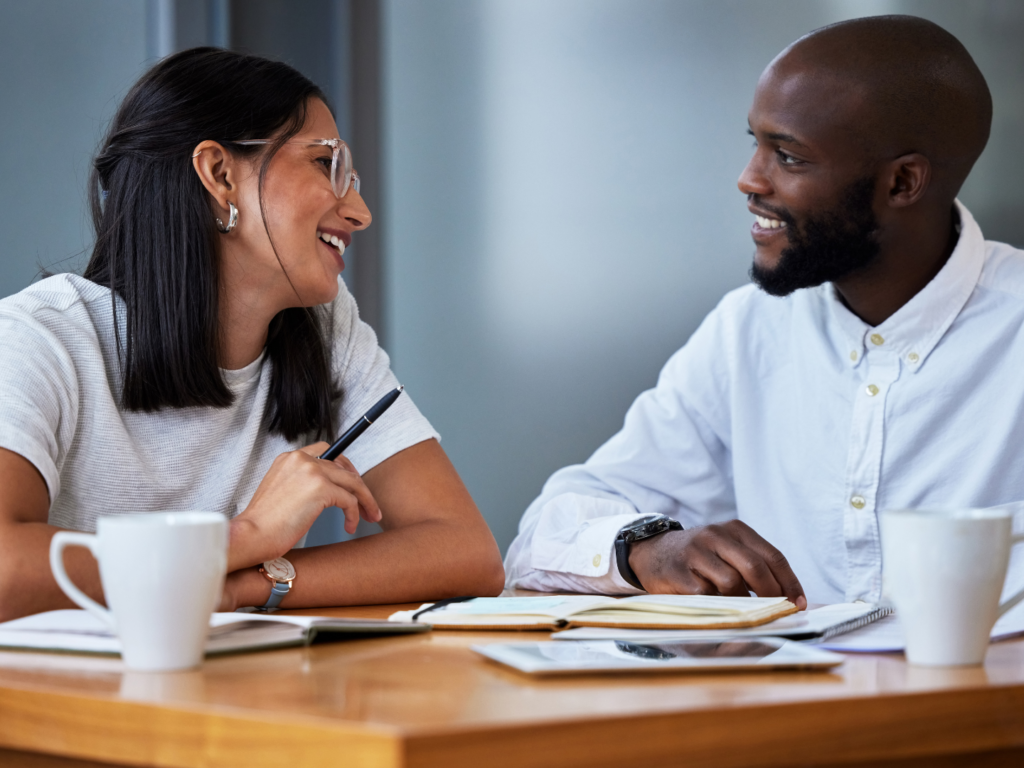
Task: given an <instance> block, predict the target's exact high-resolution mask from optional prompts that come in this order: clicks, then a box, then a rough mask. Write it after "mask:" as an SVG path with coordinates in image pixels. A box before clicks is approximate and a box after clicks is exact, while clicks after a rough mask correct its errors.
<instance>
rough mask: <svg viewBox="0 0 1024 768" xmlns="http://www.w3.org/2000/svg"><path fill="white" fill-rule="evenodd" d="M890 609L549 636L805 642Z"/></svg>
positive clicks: (836, 607) (826, 610)
mask: <svg viewBox="0 0 1024 768" xmlns="http://www.w3.org/2000/svg"><path fill="white" fill-rule="evenodd" d="M890 613H892V607H891V606H890V605H888V604H883V605H875V604H872V603H835V604H833V605H824V606H820V607H818V608H812V609H811V610H809V611H801V612H800V613H793V614H790V615H788V616H783V617H782V618H781V619H776V620H775V621H771V622H768V623H767V624H761V625H759V626H757V627H739V628H731V629H622V628H619V627H616V628H611V627H600V628H591V627H580V628H579V629H569V630H566V631H565V632H558V633H556V634H554V635H553V636H552V639H553V640H621V641H629V642H634V643H646V642H666V641H668V640H701V639H708V638H722V637H730V638H742V637H782V638H785V639H787V640H800V641H804V642H809V643H824V642H827V641H829V640H831V638H833V637H836V636H838V635H842V634H844V633H846V632H852V631H854V630H856V629H859V628H860V627H864V626H867V625H868V624H871V623H872V622H874V621H877V620H878V619H881V618H883V617H885V616H888V615H889V614H890Z"/></svg>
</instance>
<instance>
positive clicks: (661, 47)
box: [381, 0, 1024, 548]
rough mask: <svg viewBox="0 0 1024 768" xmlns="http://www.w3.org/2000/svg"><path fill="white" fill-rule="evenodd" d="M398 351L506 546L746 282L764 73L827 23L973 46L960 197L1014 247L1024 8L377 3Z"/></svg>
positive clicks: (390, 284) (813, 0) (467, 0)
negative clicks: (867, 25) (973, 91)
mask: <svg viewBox="0 0 1024 768" xmlns="http://www.w3.org/2000/svg"><path fill="white" fill-rule="evenodd" d="M384 9H385V13H384V18H385V23H384V30H385V37H384V41H383V49H384V65H383V66H384V71H385V77H384V104H385V125H386V133H385V137H384V141H385V151H384V153H383V157H384V162H385V163H386V167H385V185H384V193H385V195H386V205H385V206H384V211H385V215H386V218H383V219H382V220H381V223H383V225H384V227H385V229H384V239H385V243H386V254H387V259H386V262H385V268H386V282H385V285H386V296H387V297H388V305H387V307H388V310H387V311H388V315H387V328H388V335H387V345H388V348H389V350H390V351H391V352H392V353H393V359H394V364H395V369H396V371H397V373H398V374H399V376H400V378H401V379H402V380H403V382H404V383H405V384H406V385H407V386H408V387H409V391H410V392H411V393H412V395H413V397H415V398H416V400H417V402H418V403H419V405H420V407H421V408H422V409H423V410H424V411H425V412H426V414H427V415H428V416H429V417H430V418H431V419H432V420H433V421H434V423H435V425H436V426H437V428H438V430H439V431H440V432H441V433H442V436H443V444H444V446H445V448H446V450H447V451H448V453H449V454H450V455H451V457H452V458H453V460H454V461H455V464H456V466H457V467H458V468H459V470H460V472H461V473H462V475H463V477H464V479H465V480H466V482H467V484H468V485H469V488H470V490H471V492H472V493H473V495H474V497H475V498H476V499H477V501H478V503H479V504H480V506H481V508H482V509H483V510H484V513H485V515H486V516H487V519H488V521H489V522H490V524H491V527H492V528H493V530H494V532H495V534H496V536H497V538H498V541H499V543H500V544H501V546H502V547H503V548H504V547H505V546H507V544H508V543H509V542H510V541H511V538H512V536H513V535H514V531H515V529H516V525H517V523H518V519H519V516H520V514H521V513H522V511H523V509H525V507H526V506H527V505H528V504H529V502H530V501H531V500H532V499H533V498H534V496H535V495H536V494H537V493H538V492H539V489H540V487H541V485H542V484H543V482H544V480H545V479H546V478H547V477H548V475H549V474H550V473H551V472H552V471H553V470H555V469H557V468H558V467H560V466H562V465H565V464H568V463H573V462H578V461H582V460H583V459H585V458H586V457H587V456H588V455H589V453H590V452H591V451H593V449H594V448H596V447H597V446H598V445H599V444H600V443H601V442H603V441H604V440H605V439H606V438H607V437H609V436H610V435H611V434H612V433H614V432H615V431H616V430H617V429H618V428H619V426H620V425H621V423H622V418H623V415H624V413H625V411H626V408H627V407H628V406H629V404H630V402H632V400H633V398H634V397H635V396H636V395H637V394H638V393H639V392H641V391H642V390H644V389H646V388H648V387H650V386H652V385H653V384H654V382H655V379H656V376H657V372H658V370H659V368H660V367H661V365H662V364H663V363H664V361H665V360H666V359H667V357H668V356H669V355H670V354H671V353H672V352H673V351H674V350H675V349H677V348H678V347H679V346H681V345H682V344H683V343H684V342H685V341H686V339H687V338H688V336H689V335H690V333H692V331H693V330H694V328H695V327H696V325H697V324H698V323H699V322H700V320H701V318H702V317H703V316H704V315H705V314H706V313H707V312H708V310H710V309H711V308H712V307H713V306H714V305H715V304H716V303H717V301H718V300H719V298H720V297H721V296H722V294H723V293H724V292H725V291H727V290H729V289H730V288H732V287H735V286H738V285H741V284H743V283H744V282H746V280H747V277H746V272H747V269H748V266H749V262H750V258H751V254H752V250H753V248H752V244H751V241H750V236H749V227H750V224H751V217H750V215H749V213H748V212H747V210H746V206H745V201H744V198H743V196H742V195H741V194H740V193H739V192H738V191H737V190H736V179H737V177H738V176H739V173H740V171H741V170H742V168H743V166H744V165H745V163H746V161H747V159H748V157H749V154H750V151H751V149H750V147H751V144H750V138H749V136H747V135H746V133H745V131H746V115H747V110H748V108H749V106H750V99H751V97H752V94H753V89H754V85H755V83H756V81H757V78H758V76H759V74H760V73H761V71H762V69H763V68H764V66H765V65H766V64H767V63H768V62H769V61H770V60H771V59H772V58H773V57H774V56H775V55H776V54H777V53H778V52H779V51H780V50H781V49H782V48H783V47H785V46H786V45H787V44H788V43H790V42H792V41H793V40H794V39H795V38H796V37H798V36H799V35H801V34H803V33H805V32H807V31H810V30H812V29H814V28H816V27H818V26H821V25H824V24H827V23H830V22H833V21H837V20H840V19H843V18H849V17H854V16H861V15H871V14H878V13H893V12H903V13H913V14H916V15H921V16H926V17H929V18H932V19H934V20H935V21H937V22H938V23H940V24H942V25H943V26H945V27H946V28H947V29H949V30H950V31H952V32H953V33H954V34H956V35H957V36H959V37H960V39H961V40H962V41H963V42H964V43H965V44H966V45H967V47H968V49H969V50H970V51H971V52H972V53H973V54H974V56H975V57H976V59H977V61H978V64H979V65H980V66H981V68H982V70H983V71H984V72H985V74H986V76H987V77H988V79H989V82H990V84H991V86H992V89H993V92H994V96H995V101H996V128H995V130H994V132H993V137H992V141H991V143H990V145H989V148H988V150H987V151H986V153H985V156H984V157H983V159H982V161H981V162H980V163H979V166H978V168H977V169H976V171H975V173H974V175H973V176H972V178H971V180H970V182H969V183H968V185H967V187H966V188H965V189H964V191H963V199H964V200H965V201H966V203H967V204H968V206H970V207H971V208H972V210H973V211H974V213H975V215H976V216H977V218H978V220H979V221H980V222H981V224H982V226H983V227H984V228H985V230H986V232H987V234H988V235H989V236H990V237H992V238H1001V239H1005V240H1009V241H1011V242H1015V243H1017V244H1019V245H1024V217H1022V216H1020V215H1019V214H1018V215H1016V216H1015V215H1014V214H1015V212H1019V211H1020V210H1021V209H1022V207H1024V188H1021V186H1020V185H1019V183H1018V180H1019V179H1020V178H1022V173H1021V170H1022V169H1021V164H1022V163H1024V153H1022V152H1021V151H1020V148H1019V143H1018V141H1017V137H1019V136H1021V135H1024V89H1022V85H1024V46H1022V45H1021V42H1020V41H1021V40H1022V39H1024V4H1021V3H1014V2H1008V1H1007V2H995V1H993V2H972V3H963V2H958V1H957V0H930V1H928V2H924V1H918V2H827V1H823V0H789V1H778V0H777V1H776V2H771V3H766V2H759V1H758V0H744V1H739V0H717V1H716V2H710V1H704V0H699V1H698V0H691V1H685V0H646V1H645V2H642V3H639V2H635V1H633V0H559V1H558V2H551V0H487V2H480V0H434V1H433V2H431V3H422V2H418V1H417V0H387V2H386V3H385V5H384Z"/></svg>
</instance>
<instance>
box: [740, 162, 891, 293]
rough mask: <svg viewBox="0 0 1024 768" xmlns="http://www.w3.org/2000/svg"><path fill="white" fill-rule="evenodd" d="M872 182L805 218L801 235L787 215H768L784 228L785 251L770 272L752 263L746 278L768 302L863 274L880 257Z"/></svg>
mask: <svg viewBox="0 0 1024 768" xmlns="http://www.w3.org/2000/svg"><path fill="white" fill-rule="evenodd" d="M874 192H875V180H874V179H872V178H864V179H860V180H859V181H855V182H853V183H852V184H850V186H849V187H847V188H846V191H845V192H844V193H843V197H842V199H841V200H840V202H839V204H838V205H837V206H836V207H834V208H831V209H829V210H827V211H823V212H821V213H819V214H816V215H814V216H811V217H809V218H808V219H807V220H806V222H805V223H804V226H803V229H802V231H798V230H797V227H796V221H795V220H794V219H793V217H792V216H791V215H790V214H788V213H787V212H785V211H775V210H774V209H767V208H766V210H770V211H771V212H772V213H774V214H775V215H776V216H778V217H779V218H780V219H782V220H783V221H785V222H786V237H787V238H788V239H789V246H788V247H786V248H785V249H783V251H782V254H781V256H780V257H779V262H778V263H777V264H776V265H775V266H774V267H772V268H770V269H768V268H765V267H761V266H759V265H758V264H757V262H754V265H753V266H752V267H751V268H750V278H751V279H752V280H753V281H754V282H755V283H757V285H759V286H760V287H761V289H762V290H763V291H764V292H765V293H768V294H771V295H772V296H786V295H787V294H790V293H792V292H793V291H795V290H797V289H798V288H810V287H812V286H815V285H821V284H822V283H825V282H830V281H831V282H835V281H836V280H840V279H842V278H844V277H846V276H847V275H850V274H853V273H854V272H857V271H858V270H861V269H864V268H865V267H867V266H868V265H869V264H871V262H872V261H874V260H875V257H877V256H878V252H879V250H881V246H880V245H879V243H878V239H877V237H876V234H877V232H878V220H877V219H876V218H875V212H874V210H873V209H872V207H871V203H872V200H873V198H874Z"/></svg>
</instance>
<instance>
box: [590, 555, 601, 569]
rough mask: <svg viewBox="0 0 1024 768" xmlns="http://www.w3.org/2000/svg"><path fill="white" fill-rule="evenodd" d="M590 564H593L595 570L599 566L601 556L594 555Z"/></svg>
mask: <svg viewBox="0 0 1024 768" xmlns="http://www.w3.org/2000/svg"><path fill="white" fill-rule="evenodd" d="M592 562H593V563H594V567H595V568H597V566H599V565H600V564H601V556H600V555H594V559H593V561H592Z"/></svg>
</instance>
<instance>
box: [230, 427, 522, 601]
mask: <svg viewBox="0 0 1024 768" xmlns="http://www.w3.org/2000/svg"><path fill="white" fill-rule="evenodd" d="M363 481H365V485H366V488H367V489H368V490H369V492H370V493H372V497H373V499H372V500H370V501H368V502H367V501H363V500H362V499H360V501H361V507H363V508H364V509H365V508H367V507H371V506H373V500H375V501H376V504H379V507H380V511H381V512H382V517H381V520H380V525H381V527H382V528H383V529H384V530H383V532H381V533H379V534H376V535H374V536H368V537H366V538H362V539H354V540H352V541H345V542H340V543H338V544H329V545H326V546H322V547H310V548H308V549H294V550H291V551H290V552H287V553H285V552H278V553H277V554H278V555H285V556H286V557H287V558H288V559H289V560H290V561H291V562H292V564H293V565H294V566H295V570H296V573H297V577H296V579H295V582H294V584H293V585H292V589H291V591H290V592H289V593H288V595H287V596H286V597H285V598H284V600H283V602H282V606H281V607H283V608H307V607H308V608H312V607H318V606H329V605H359V604H362V605H368V604H380V603H398V602H415V601H419V600H436V599H440V598H443V597H451V596H455V595H480V596H483V595H497V594H498V593H500V592H501V590H502V588H503V586H504V581H505V574H504V569H503V568H502V564H501V554H500V552H499V551H498V546H497V544H496V543H495V541H494V536H493V535H492V534H491V531H490V529H489V528H488V527H487V524H486V523H485V522H484V519H483V517H482V516H481V514H480V511H479V510H478V509H477V507H476V504H475V503H474V502H473V499H472V498H471V497H470V495H469V492H468V491H467V490H466V487H465V486H464V485H463V484H462V480H461V479H460V478H459V475H458V473H457V472H456V471H455V468H454V467H453V466H452V463H451V462H450V461H449V459H448V456H447V455H446V454H445V452H444V450H443V449H442V448H441V445H440V444H439V443H438V442H437V441H436V440H426V441H424V442H422V443H418V444H416V445H413V446H411V447H409V448H406V449H405V450H404V451H400V452H399V453H397V454H395V455H394V456H392V457H391V458H389V459H386V460H385V461H383V462H381V463H380V464H378V465H377V466H376V467H374V468H373V469H371V470H370V471H369V472H367V473H366V475H365V476H364V477H363ZM347 485H349V486H350V487H352V488H353V494H354V495H355V493H356V491H355V488H354V486H352V484H351V483H348V484H347ZM258 495H259V491H257V496H258ZM257 496H254V497H253V498H254V502H255V501H256V500H257ZM248 511H249V510H247V512H248ZM346 513H347V518H348V520H349V522H351V521H352V520H353V519H354V516H353V513H352V508H351V507H350V508H349V509H347V510H346ZM245 514H246V513H243V514H242V515H240V516H239V518H236V521H237V520H238V519H240V518H242V517H244V516H245ZM369 515H370V516H371V519H372V516H373V511H372V510H369ZM363 516H364V518H365V517H367V514H364V515H363ZM233 535H234V534H233ZM233 549H234V545H233ZM225 592H226V595H225V598H226V601H227V602H229V605H227V606H224V607H223V608H222V610H231V609H233V608H235V607H238V606H246V605H256V606H260V605H263V604H264V603H265V602H266V601H267V598H268V597H269V596H270V582H268V581H267V580H266V579H265V578H264V577H263V576H261V575H260V574H259V573H258V572H257V570H256V568H254V567H247V568H241V569H240V570H237V571H235V572H234V573H232V574H230V576H229V577H228V586H227V587H226V590H225Z"/></svg>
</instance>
